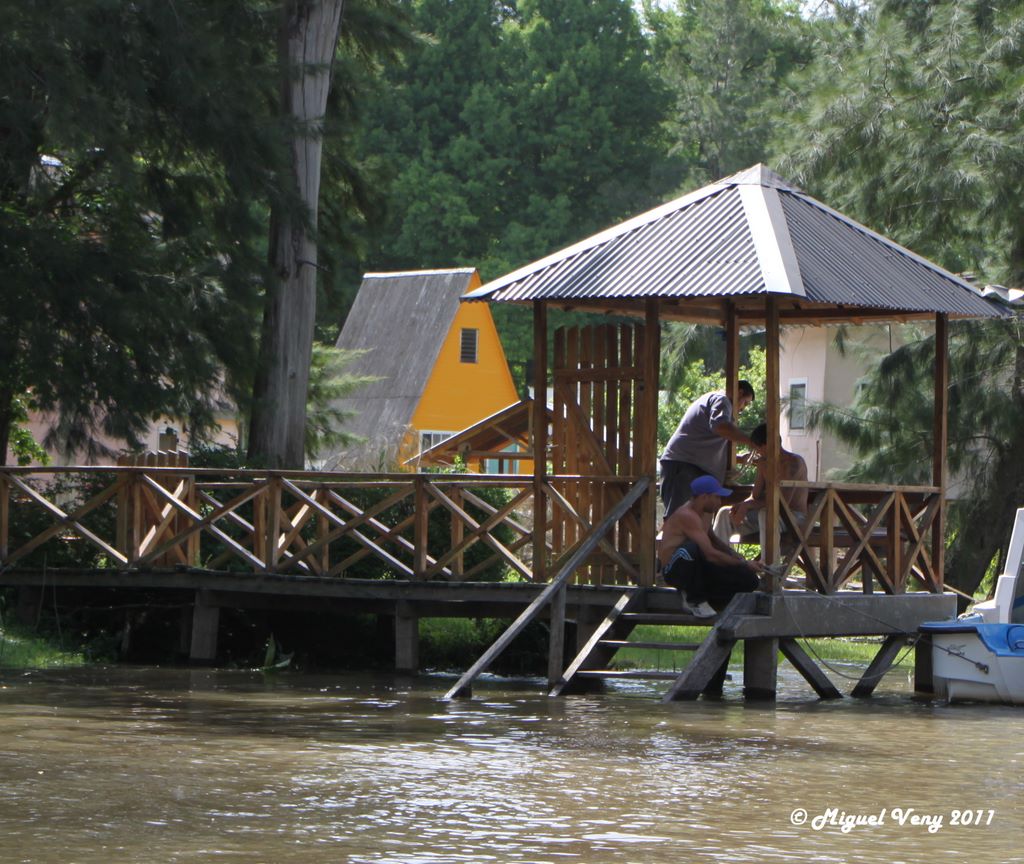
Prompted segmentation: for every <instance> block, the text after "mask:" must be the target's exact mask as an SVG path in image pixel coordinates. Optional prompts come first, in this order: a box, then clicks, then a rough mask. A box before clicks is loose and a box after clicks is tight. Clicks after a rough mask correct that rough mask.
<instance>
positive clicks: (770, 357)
mask: <svg viewBox="0 0 1024 864" xmlns="http://www.w3.org/2000/svg"><path fill="white" fill-rule="evenodd" d="M764 389H765V400H764V403H765V404H764V413H765V418H764V419H765V423H766V424H767V427H768V443H767V447H766V449H765V455H764V460H765V461H764V474H765V532H764V535H765V536H764V537H763V538H762V541H763V548H762V550H761V551H762V554H763V555H764V560H765V561H766V562H767V563H769V564H774V563H775V562H776V561H777V560H778V557H779V534H778V525H779V484H778V476H779V459H780V454H779V302H778V299H777V298H776V297H773V296H771V295H769V296H768V297H767V298H766V300H765V382H764ZM773 588H774V590H775V591H781V590H782V586H781V585H774V586H773ZM778 666H779V640H778V639H748V640H746V642H745V643H744V647H743V695H744V697H745V698H747V699H765V700H773V699H775V688H776V678H777V675H778Z"/></svg>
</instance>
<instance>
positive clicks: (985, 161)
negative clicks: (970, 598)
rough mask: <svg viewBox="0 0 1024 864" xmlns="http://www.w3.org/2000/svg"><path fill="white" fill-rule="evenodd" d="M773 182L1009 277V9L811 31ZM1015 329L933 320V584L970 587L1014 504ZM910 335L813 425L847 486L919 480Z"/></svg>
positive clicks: (1018, 36)
mask: <svg viewBox="0 0 1024 864" xmlns="http://www.w3.org/2000/svg"><path fill="white" fill-rule="evenodd" d="M820 32H821V33H822V35H823V37H824V38H822V39H820V40H819V41H818V43H817V48H816V56H815V60H814V63H813V64H812V65H811V66H810V67H809V69H808V71H807V74H806V76H805V77H804V78H803V79H802V80H801V81H800V82H799V86H800V87H802V88H803V89H804V90H805V91H806V93H807V97H806V99H805V100H803V103H802V107H801V110H800V111H798V112H794V114H793V115H792V118H791V120H792V122H791V123H790V124H789V125H788V126H787V127H785V131H786V132H787V133H788V134H787V135H786V136H785V138H784V140H783V141H782V142H781V143H780V149H781V150H782V151H784V152H787V153H788V154H789V155H788V157H787V158H786V159H785V160H783V171H784V172H785V173H787V174H789V175H790V176H793V177H794V179H796V180H798V181H799V182H801V183H802V184H803V185H804V186H805V187H807V188H809V189H810V190H811V191H813V192H814V193H815V194H817V195H819V196H820V197H822V198H824V199H825V200H827V201H829V203H830V204H832V205H833V206H835V207H837V208H839V209H841V210H843V211H844V212H847V213H849V214H850V215H852V216H854V217H856V218H859V219H860V220H861V221H863V222H865V223H866V224H868V225H870V226H872V227H873V228H875V229H876V230H879V231H881V232H883V233H885V234H887V235H889V236H891V237H893V238H894V239H896V240H898V241H900V242H903V243H905V244H906V245H908V246H909V247H910V248H912V249H914V250H915V251H918V252H922V253H924V254H926V255H929V256H930V257H932V258H933V259H934V260H936V261H938V262H939V263H941V264H943V265H945V266H946V267H948V268H950V269H952V270H954V271H958V270H965V269H977V270H979V271H980V272H981V273H983V274H984V276H985V279H986V281H996V280H1006V281H1007V282H1008V284H1011V285H1019V284H1021V282H1022V280H1024V196H1021V194H1020V190H1021V188H1022V187H1024V136H1022V135H1021V128H1022V119H1024V118H1022V111H1024V103H1022V101H1021V99H1020V94H1021V92H1022V84H1024V77H1022V75H1024V73H1022V69H1024V63H1022V59H1024V54H1022V52H1024V39H1022V34H1024V9H1022V7H1021V5H1020V4H1019V3H989V2H980V0H979V2H975V0H943V2H936V3H927V4H924V3H906V2H897V0H892V2H882V3H879V4H875V5H873V6H870V7H850V8H846V9H844V10H843V14H842V15H840V16H838V17H837V18H836V19H835V20H833V21H831V22H829V24H828V26H827V27H823V28H822V29H821V31H820ZM1021 337H1022V334H1021V332H1020V323H1019V321H1018V320H1016V319H1014V320H1010V321H1005V322H959V323H955V324H954V325H952V326H951V344H950V374H951V384H950V390H949V399H950V433H949V434H950V447H949V461H950V467H951V469H952V470H953V472H954V477H955V478H956V479H957V480H958V481H959V483H960V484H962V490H961V495H960V499H959V500H958V501H957V502H956V503H955V504H954V505H953V506H952V507H951V509H950V529H951V530H950V533H949V536H950V537H952V538H954V539H953V543H952V545H951V546H950V548H949V551H948V552H947V558H946V565H947V566H946V574H947V579H948V580H949V581H950V582H951V584H954V585H956V586H957V587H959V588H961V589H962V590H964V591H966V592H967V593H971V592H973V590H974V588H975V587H976V586H977V585H978V584H979V582H980V580H981V579H982V577H983V576H984V574H985V572H986V571H987V569H988V567H989V565H990V562H991V561H992V559H993V557H994V556H995V555H996V554H997V553H998V552H999V550H1001V549H1003V548H1005V546H1006V545H1007V543H1008V541H1009V533H1010V528H1011V525H1012V518H1013V512H1014V509H1015V508H1016V507H1017V506H1019V504H1020V503H1021V502H1022V501H1024V465H1022V463H1021V460H1020V459H1019V453H1020V452H1021V448H1022V446H1024V431H1022V430H1024V425H1022V420H1024V413H1022V411H1024V393H1022V385H1021V381H1022V370H1024V342H1022V338H1021ZM933 354H934V346H933V343H932V341H931V340H930V338H928V337H927V335H926V334H925V335H923V336H922V337H921V338H919V339H916V340H911V341H910V342H909V343H908V344H907V345H905V346H904V347H902V348H899V349H897V350H896V351H895V352H893V353H892V354H891V355H889V356H887V357H885V358H884V359H883V360H882V362H881V363H880V364H879V365H878V367H877V369H875V370H873V371H872V372H871V373H870V374H869V375H868V376H867V377H866V378H865V379H864V381H862V382H861V385H860V387H859V390H858V393H857V396H856V399H855V402H854V404H853V405H852V406H832V407H827V408H822V409H819V410H818V412H817V414H818V418H819V420H820V422H822V423H823V424H825V425H826V427H827V428H829V429H830V430H832V431H833V432H835V434H837V435H838V436H839V437H840V438H841V439H842V440H844V441H846V442H848V443H850V444H851V445H852V446H853V447H855V448H856V451H857V453H858V454H859V459H858V462H857V464H856V465H854V467H853V469H852V470H851V472H850V474H849V476H851V477H853V478H857V479H873V480H885V481H887V482H892V481H896V482H926V481H929V480H930V470H929V469H930V460H927V459H925V458H922V457H923V456H924V454H929V453H931V446H932V442H931V412H932V400H933V393H932V384H931V381H932V367H931V363H932V357H933Z"/></svg>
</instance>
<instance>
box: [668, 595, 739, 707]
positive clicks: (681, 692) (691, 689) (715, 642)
mask: <svg viewBox="0 0 1024 864" xmlns="http://www.w3.org/2000/svg"><path fill="white" fill-rule="evenodd" d="M756 606H757V598H756V597H755V596H754V595H753V594H737V595H736V596H735V597H733V598H732V600H730V601H729V605H728V606H726V607H725V609H723V610H722V614H721V616H720V617H719V619H718V622H717V623H716V624H715V626H714V627H712V628H711V632H710V633H708V635H707V638H705V640H704V641H703V642H702V643H701V646H700V648H698V649H697V652H696V653H695V654H694V655H693V659H692V660H691V661H690V662H689V663H688V664H687V666H686V668H685V669H684V670H683V671H682V672H681V673H680V674H679V677H678V678H676V680H675V681H673V682H672V686H670V687H669V688H668V691H667V692H666V693H665V695H664V696H663V697H662V699H661V701H662V702H674V701H676V700H693V699H696V698H697V697H698V696H700V694H701V693H702V692H703V691H704V688H705V687H707V685H708V682H709V681H711V679H712V678H713V677H714V674H715V673H716V672H717V671H718V670H719V668H721V665H722V663H724V662H725V661H726V660H727V659H728V658H729V654H730V652H731V651H732V646H733V645H735V644H736V637H735V635H733V634H734V627H733V625H734V624H735V622H736V621H737V620H741V619H742V618H743V617H745V616H748V615H751V614H752V613H753V612H754V611H755V609H756Z"/></svg>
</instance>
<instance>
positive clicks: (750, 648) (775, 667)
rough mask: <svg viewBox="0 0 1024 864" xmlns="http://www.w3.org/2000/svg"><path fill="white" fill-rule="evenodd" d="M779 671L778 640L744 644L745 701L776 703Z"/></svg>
mask: <svg viewBox="0 0 1024 864" xmlns="http://www.w3.org/2000/svg"><path fill="white" fill-rule="evenodd" d="M778 671H779V640H778V639H748V640H747V641H746V642H744V643H743V698H744V699H748V700H750V701H752V702H753V701H758V700H760V701H764V702H773V701H775V688H776V679H777V677H778Z"/></svg>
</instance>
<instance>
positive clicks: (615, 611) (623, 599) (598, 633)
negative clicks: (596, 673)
mask: <svg viewBox="0 0 1024 864" xmlns="http://www.w3.org/2000/svg"><path fill="white" fill-rule="evenodd" d="M639 596H641V595H640V594H639V593H638V592H637V591H636V590H635V589H631V590H629V591H626V592H624V593H623V594H621V595H620V596H619V598H618V599H617V600H616V601H615V604H614V605H613V606H612V608H611V609H609V610H608V614H607V615H605V616H604V618H603V619H602V620H601V621H600V622H599V623H598V625H597V626H596V627H595V628H594V630H593V632H591V634H590V636H589V637H588V638H587V640H586V641H585V642H584V643H583V645H582V646H581V647H580V650H579V651H578V652H577V654H576V657H575V658H573V660H572V662H571V663H570V664H569V665H568V667H566V669H565V671H564V672H562V674H561V675H559V676H558V680H557V681H556V682H555V685H554V687H552V688H551V691H550V692H549V693H548V695H549V696H561V695H562V694H563V693H564V692H565V689H566V687H568V686H569V684H570V683H571V682H572V679H573V676H574V675H575V674H576V673H577V672H579V670H580V669H581V668H583V664H584V663H586V661H587V659H588V658H589V657H590V655H591V653H592V652H593V651H594V649H595V648H596V647H597V644H598V643H599V642H600V641H601V640H602V639H604V637H605V636H606V635H607V633H608V631H609V630H611V629H612V627H614V626H615V624H616V622H617V621H618V620H619V617H620V616H621V615H622V613H623V612H625V611H626V610H627V609H629V608H630V606H631V605H632V604H633V603H634V601H635V600H636V598H637V597H639Z"/></svg>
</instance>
